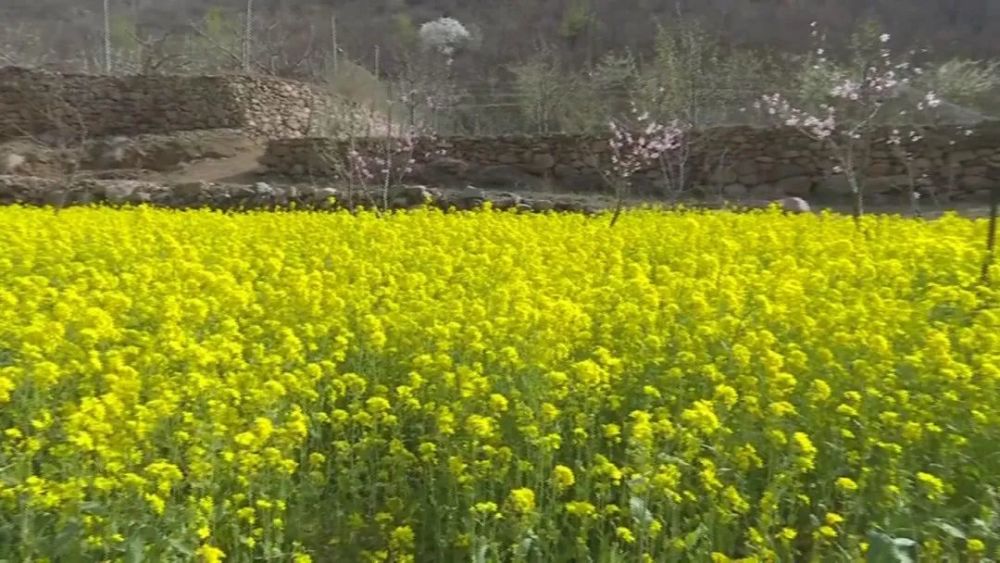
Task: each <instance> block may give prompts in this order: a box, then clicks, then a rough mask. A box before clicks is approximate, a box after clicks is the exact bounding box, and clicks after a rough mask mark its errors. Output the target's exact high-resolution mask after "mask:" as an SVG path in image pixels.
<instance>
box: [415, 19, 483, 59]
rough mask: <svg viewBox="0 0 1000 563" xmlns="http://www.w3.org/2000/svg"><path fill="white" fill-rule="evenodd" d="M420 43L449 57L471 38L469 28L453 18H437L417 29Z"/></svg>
mask: <svg viewBox="0 0 1000 563" xmlns="http://www.w3.org/2000/svg"><path fill="white" fill-rule="evenodd" d="M419 36H420V44H421V45H422V46H423V47H424V48H427V49H433V50H435V51H437V52H439V53H441V54H442V55H445V56H448V57H450V56H451V55H453V54H454V53H455V50H456V49H457V48H458V47H460V46H461V45H462V44H464V43H466V42H467V41H469V39H471V37H472V36H471V34H470V33H469V30H468V29H466V28H465V26H464V25H462V23H461V22H460V21H458V20H456V19H455V18H438V19H436V20H432V21H429V22H426V23H424V24H423V25H421V26H420V31H419Z"/></svg>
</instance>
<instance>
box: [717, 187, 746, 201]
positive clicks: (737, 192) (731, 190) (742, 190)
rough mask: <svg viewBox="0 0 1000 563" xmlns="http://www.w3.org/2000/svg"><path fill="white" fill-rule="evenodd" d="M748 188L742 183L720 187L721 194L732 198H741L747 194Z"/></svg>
mask: <svg viewBox="0 0 1000 563" xmlns="http://www.w3.org/2000/svg"><path fill="white" fill-rule="evenodd" d="M747 193H748V190H747V188H746V186H744V185H743V184H729V185H728V186H725V187H723V188H722V195H724V196H725V197H727V198H732V199H742V198H744V197H746V196H747Z"/></svg>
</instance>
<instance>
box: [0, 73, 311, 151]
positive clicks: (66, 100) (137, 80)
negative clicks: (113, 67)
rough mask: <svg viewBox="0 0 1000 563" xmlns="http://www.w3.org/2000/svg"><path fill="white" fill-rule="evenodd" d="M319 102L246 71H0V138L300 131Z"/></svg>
mask: <svg viewBox="0 0 1000 563" xmlns="http://www.w3.org/2000/svg"><path fill="white" fill-rule="evenodd" d="M319 106H320V104H319V98H318V97H317V96H316V94H315V93H314V92H313V91H312V90H311V89H310V88H309V87H308V86H307V85H305V84H301V83H295V82H289V81H284V80H277V79H267V78H257V77H249V76H102V75H85V74H59V73H52V72H47V71H41V70H33V69H25V68H19V67H3V68H0V141H2V140H4V139H9V138H14V137H22V136H26V135H27V136H36V137H42V138H45V137H54V139H61V140H65V141H73V140H80V139H81V138H88V137H90V138H92V137H102V136H110V135H135V134H140V133H168V132H172V131H187V130H199V129H241V130H243V131H244V132H246V133H248V134H250V135H252V136H256V137H263V138H295V137H301V136H303V135H305V134H307V133H308V131H309V128H310V124H311V122H312V117H313V114H314V112H316V111H318V108H319Z"/></svg>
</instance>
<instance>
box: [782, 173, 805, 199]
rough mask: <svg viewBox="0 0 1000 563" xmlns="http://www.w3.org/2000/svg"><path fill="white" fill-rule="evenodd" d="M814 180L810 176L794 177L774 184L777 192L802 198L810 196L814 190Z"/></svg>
mask: <svg viewBox="0 0 1000 563" xmlns="http://www.w3.org/2000/svg"><path fill="white" fill-rule="evenodd" d="M812 186H813V179H812V178H811V177H809V176H793V177H791V178H785V179H783V180H780V181H778V182H776V183H775V184H774V188H775V190H776V191H777V192H778V193H780V194H783V195H785V196H791V197H800V196H806V195H809V192H810V190H812Z"/></svg>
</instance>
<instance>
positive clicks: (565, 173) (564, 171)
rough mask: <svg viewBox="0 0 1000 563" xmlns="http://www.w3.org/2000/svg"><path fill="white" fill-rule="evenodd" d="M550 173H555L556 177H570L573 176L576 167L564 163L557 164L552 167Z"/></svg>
mask: <svg viewBox="0 0 1000 563" xmlns="http://www.w3.org/2000/svg"><path fill="white" fill-rule="evenodd" d="M552 173H553V174H555V177H556V178H571V177H573V176H575V175H576V173H577V172H576V168H574V167H572V166H569V165H566V164H557V165H556V166H555V167H554V168H553V170H552Z"/></svg>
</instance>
